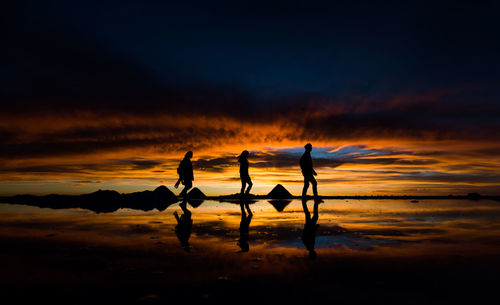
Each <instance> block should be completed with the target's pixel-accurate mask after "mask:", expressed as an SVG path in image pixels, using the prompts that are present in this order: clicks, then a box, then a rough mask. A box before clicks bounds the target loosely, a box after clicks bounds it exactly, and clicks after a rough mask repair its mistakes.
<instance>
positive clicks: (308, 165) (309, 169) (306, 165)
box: [299, 143, 318, 198]
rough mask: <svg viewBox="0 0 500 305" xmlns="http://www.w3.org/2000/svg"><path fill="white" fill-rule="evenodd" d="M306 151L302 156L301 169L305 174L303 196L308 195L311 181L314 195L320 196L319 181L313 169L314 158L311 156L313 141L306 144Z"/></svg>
mask: <svg viewBox="0 0 500 305" xmlns="http://www.w3.org/2000/svg"><path fill="white" fill-rule="evenodd" d="M304 148H305V150H306V151H305V152H304V154H303V155H302V157H301V158H300V161H299V163H300V169H301V170H302V175H303V176H304V188H303V189H302V197H305V196H306V195H307V189H308V188H309V182H310V183H311V184H312V186H313V193H314V197H315V198H318V183H317V182H316V179H315V178H314V176H316V175H317V174H316V171H315V170H314V169H313V164H312V158H311V150H312V145H311V143H307V144H306V145H305V146H304Z"/></svg>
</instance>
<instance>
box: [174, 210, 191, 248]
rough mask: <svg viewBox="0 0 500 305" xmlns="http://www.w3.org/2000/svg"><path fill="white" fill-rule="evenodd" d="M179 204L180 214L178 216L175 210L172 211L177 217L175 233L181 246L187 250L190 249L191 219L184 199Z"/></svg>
mask: <svg viewBox="0 0 500 305" xmlns="http://www.w3.org/2000/svg"><path fill="white" fill-rule="evenodd" d="M179 206H180V207H181V209H182V213H183V214H182V215H181V216H180V217H179V214H177V211H175V212H174V216H175V219H177V225H176V226H175V235H177V238H178V239H179V241H180V242H181V246H182V247H183V248H184V250H186V251H187V252H189V251H190V246H189V236H191V227H192V226H193V220H192V219H191V211H189V210H188V209H187V205H186V201H185V200H184V201H182V203H181V204H179Z"/></svg>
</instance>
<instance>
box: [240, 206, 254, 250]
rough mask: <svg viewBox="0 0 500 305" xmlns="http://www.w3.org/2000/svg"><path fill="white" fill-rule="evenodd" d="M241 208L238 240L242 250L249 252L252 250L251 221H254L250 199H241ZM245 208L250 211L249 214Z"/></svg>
mask: <svg viewBox="0 0 500 305" xmlns="http://www.w3.org/2000/svg"><path fill="white" fill-rule="evenodd" d="M240 208H241V221H240V239H239V240H238V246H240V248H241V251H242V252H248V251H249V250H250V245H249V243H248V239H249V238H250V233H249V231H250V222H251V221H252V217H253V214H252V210H250V206H249V205H248V200H241V201H240ZM245 208H246V210H247V211H248V215H247V213H246V212H245Z"/></svg>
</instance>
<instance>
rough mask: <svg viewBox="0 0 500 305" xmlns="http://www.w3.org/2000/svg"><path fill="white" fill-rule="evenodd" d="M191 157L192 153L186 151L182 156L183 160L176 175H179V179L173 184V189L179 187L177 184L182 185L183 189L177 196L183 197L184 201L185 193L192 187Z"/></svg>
mask: <svg viewBox="0 0 500 305" xmlns="http://www.w3.org/2000/svg"><path fill="white" fill-rule="evenodd" d="M192 157H193V152H192V151H188V152H187V153H186V155H185V156H184V159H182V161H181V163H180V164H179V167H178V168H177V174H178V175H179V179H178V180H177V182H176V183H175V185H174V187H175V188H177V187H179V183H182V184H183V185H184V189H183V190H182V192H181V193H180V194H179V196H181V197H183V198H184V199H186V198H187V191H189V189H190V188H191V187H193V182H192V181H193V180H194V175H193V164H192V163H191V158H192Z"/></svg>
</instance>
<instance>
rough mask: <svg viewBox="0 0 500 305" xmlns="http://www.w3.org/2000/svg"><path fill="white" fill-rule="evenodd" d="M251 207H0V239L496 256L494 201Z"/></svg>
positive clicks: (498, 225)
mask: <svg viewBox="0 0 500 305" xmlns="http://www.w3.org/2000/svg"><path fill="white" fill-rule="evenodd" d="M249 208H250V209H251V211H252V213H253V217H249V214H248V212H247V210H245V213H244V217H242V210H241V206H240V204H238V203H228V202H218V201H212V200H207V201H204V202H203V203H202V204H200V205H199V206H197V207H193V206H191V205H189V204H188V205H187V206H186V208H185V209H182V208H181V207H180V205H179V204H173V205H171V206H169V207H168V208H167V209H165V210H163V211H158V210H156V209H155V210H151V211H140V210H132V209H119V210H117V211H115V212H112V213H99V214H96V213H94V212H92V211H88V210H83V209H57V210H56V209H49V208H38V207H32V206H25V205H11V204H0V219H1V221H0V235H3V236H13V237H24V238H26V237H38V238H48V239H50V238H52V239H63V240H68V241H84V242H87V243H90V244H113V245H124V246H131V247H157V248H158V247H161V248H163V249H165V251H181V252H182V251H186V252H191V253H196V252H197V251H198V252H201V251H204V252H206V251H217V252H218V253H235V252H246V251H248V252H252V251H267V252H269V251H271V252H272V251H280V252H286V251H297V252H298V253H304V254H308V253H309V254H310V253H311V252H315V253H317V254H318V256H319V255H321V254H325V253H327V252H364V253H369V254H378V255H399V254H401V255H404V254H416V255H419V254H436V253H447V254H453V253H460V254H462V255H466V254H471V255H473V254H477V253H488V254H498V253H500V221H499V220H500V204H499V203H498V202H495V201H488V200H481V201H469V200H421V201H419V202H416V203H415V202H411V201H409V200H324V202H321V203H319V204H318V205H317V221H316V223H315V203H314V202H313V201H312V200H309V201H308V202H307V203H304V202H302V201H300V200H292V201H267V200H261V201H257V202H255V203H250V204H249ZM174 213H177V215H178V216H179V217H180V219H181V224H180V225H178V223H177V220H176V218H175V216H174ZM189 213H191V221H189V219H188V218H189V217H187V216H188V215H189ZM306 223H307V224H306Z"/></svg>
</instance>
